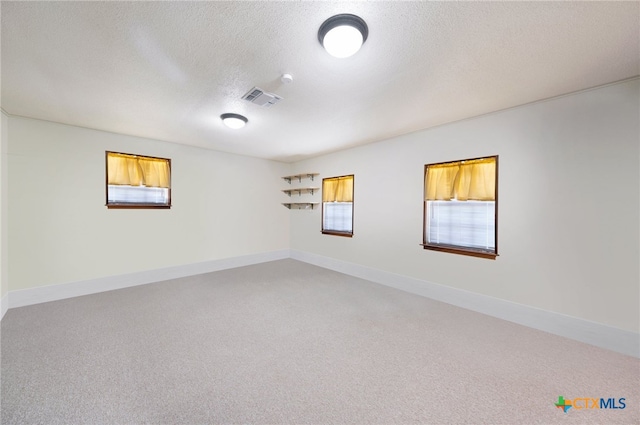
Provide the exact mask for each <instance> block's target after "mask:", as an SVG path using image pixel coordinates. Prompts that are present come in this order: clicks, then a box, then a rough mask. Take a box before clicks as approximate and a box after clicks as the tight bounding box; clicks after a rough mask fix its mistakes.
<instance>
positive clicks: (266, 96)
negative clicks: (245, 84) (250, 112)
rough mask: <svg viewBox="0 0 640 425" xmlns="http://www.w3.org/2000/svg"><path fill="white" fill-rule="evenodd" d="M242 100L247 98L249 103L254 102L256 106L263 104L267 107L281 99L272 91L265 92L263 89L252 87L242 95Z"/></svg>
mask: <svg viewBox="0 0 640 425" xmlns="http://www.w3.org/2000/svg"><path fill="white" fill-rule="evenodd" d="M242 98H243V99H244V100H248V101H249V102H251V103H255V104H256V105H258V106H265V107H267V108H269V107H271V106H273V105H275V104H276V103H278V102H279V101H281V100H282V98H281V97H280V96H278V95H277V94H274V93H267V92H265V91H264V90H262V89H260V88H258V87H254V88H252V89H251V90H249V91H248V92H247V94H245V95H244V96H242Z"/></svg>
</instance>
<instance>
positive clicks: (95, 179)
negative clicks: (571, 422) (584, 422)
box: [0, 2, 640, 407]
mask: <svg viewBox="0 0 640 425" xmlns="http://www.w3.org/2000/svg"><path fill="white" fill-rule="evenodd" d="M332 4H333V3H332ZM340 4H342V3H340ZM1 7H2V27H3V33H2V36H3V46H2V47H3V49H2V67H3V80H2V108H1V109H0V118H1V123H0V125H1V127H0V133H1V149H0V241H1V242H0V320H1V321H2V322H1V324H2V326H4V324H5V323H6V322H7V321H9V320H10V319H11V317H12V315H16V316H17V315H18V313H19V312H20V311H26V310H22V308H23V307H24V308H29V306H35V305H39V304H42V303H46V302H51V301H59V300H65V299H74V298H75V297H80V296H84V295H90V294H104V293H106V292H107V291H114V290H119V289H125V288H133V287H137V286H141V285H149V286H147V288H150V287H153V285H157V284H158V285H159V284H160V282H166V281H168V280H172V279H180V278H184V277H193V276H201V275H204V274H206V273H211V272H217V271H224V270H240V268H241V267H245V266H253V265H259V264H263V263H265V264H266V263H270V262H275V261H280V260H285V261H284V263H287V264H293V263H295V264H300V263H305V265H306V266H308V267H311V266H309V265H313V266H317V267H320V268H322V269H323V270H325V271H326V270H331V271H333V272H339V273H343V274H344V275H348V276H349V277H350V278H351V277H355V278H359V279H364V281H366V282H368V283H370V284H371V285H374V284H381V285H384V286H385V287H383V289H384V290H388V289H389V288H394V289H397V290H400V291H404V292H405V293H410V294H414V295H419V296H421V297H424V298H427V299H430V300H435V301H440V302H443V303H447V304H450V305H453V306H456V307H461V308H463V309H466V310H465V311H467V310H469V311H473V312H476V313H482V314H484V315H487V316H490V317H491V318H497V319H502V320H504V321H508V322H513V323H516V324H519V325H523V326H526V327H529V328H533V329H537V330H541V331H544V332H547V333H550V334H553V335H555V336H561V337H566V338H569V339H571V340H574V341H580V342H583V343H586V344H590V345H591V346H595V347H599V348H604V349H606V350H611V351H613V352H615V353H616V354H624V355H626V356H632V357H636V358H638V357H640V269H639V258H640V142H639V137H640V76H639V75H638V69H639V68H638V66H639V64H640V53H639V52H640V50H638V48H637V47H638V43H639V41H638V40H637V39H636V40H632V39H631V38H633V37H629V36H628V35H629V34H631V35H634V34H635V35H636V36H637V30H638V28H639V25H640V24H639V23H638V21H637V19H635V18H634V16H635V17H637V15H638V13H639V12H640V3H638V2H629V3H622V2H620V3H617V2H615V3H609V4H608V5H607V6H605V5H604V4H600V3H598V2H595V3H583V2H566V3H562V4H558V5H551V4H550V3H526V4H525V3H523V4H519V3H518V4H516V3H495V4H494V3H469V4H465V5H457V4H456V5H455V6H454V5H453V4H449V3H438V2H420V3H416V2H412V3H404V2H401V3H397V4H396V3H394V5H393V8H392V7H391V6H390V5H389V4H385V3H379V2H355V3H353V4H351V3H350V6H349V7H350V9H349V10H348V11H347V12H353V13H354V14H355V13H359V15H361V16H362V17H359V16H355V15H352V14H351V13H346V12H345V13H341V14H337V15H336V14H335V13H331V11H332V10H333V8H332V7H330V5H329V4H328V3H327V4H322V5H317V10H314V11H310V9H312V8H310V7H309V4H307V3H304V2H302V3H286V5H285V4H284V3H277V2H271V3H270V2H268V3H264V5H262V6H260V7H255V5H253V6H252V5H251V4H250V3H244V2H231V3H218V2H202V3H201V2H166V3H135V2H134V3H108V2H99V3H96V4H89V3H87V4H84V3H82V4H81V3H59V4H58V3H57V2H55V3H54V2H51V3H46V2H36V3H31V2H2V6H1ZM314 7H315V5H314ZM629 11H631V12H635V13H636V15H633V13H629ZM156 13H157V14H158V15H155V14H156ZM225 14H227V15H225ZM332 15H335V16H332ZM629 15H631V16H629ZM145 16H146V17H147V18H144V17H145ZM196 16H206V17H207V19H206V20H205V19H202V21H200V20H198V19H192V18H194V17H196ZM282 16H289V17H299V18H300V19H292V21H295V22H293V23H292V25H291V26H286V25H283V26H273V25H272V23H273V22H274V21H273V19H279V18H281V17H282ZM478 16H483V17H485V18H487V19H490V22H489V23H485V22H479V20H478V19H477V17H478ZM56 17H57V18H58V19H54V18H56ZM155 17H158V19H156V18H155ZM160 17H162V19H160ZM302 17H305V18H304V19H303V18H302ZM409 17H411V18H409ZM121 18H122V19H121ZM250 18H252V19H253V20H252V19H250ZM267 18H269V19H268V22H267ZM356 18H357V19H356ZM445 18H447V19H445ZM600 18H602V19H600ZM171 19H175V20H176V21H175V22H174V25H172V26H171V27H172V28H173V29H172V30H171V31H170V32H168V33H165V30H166V28H165V26H164V24H163V22H165V20H171ZM240 19H242V20H243V22H250V21H251V22H263V24H264V26H263V29H264V32H263V31H262V30H258V28H257V27H252V28H250V29H247V30H246V31H245V32H244V33H243V34H242V35H240V33H239V31H240V30H239V29H238V28H239V27H238V20H240ZM407 19H409V21H408V22H407V25H406V27H405V26H404V22H405V20H407ZM572 19H575V21H576V22H579V23H580V25H571V26H567V24H566V23H567V22H569V21H571V22H573V21H572ZM581 19H582V20H583V21H584V22H583V21H581ZM107 21H109V22H113V23H114V24H113V28H112V27H111V26H109V25H107V24H106V23H105V22H107ZM205 21H206V22H205ZM298 21H300V22H298ZM427 21H428V22H429V23H431V24H432V25H433V28H431V29H429V28H423V27H425V25H423V24H424V22H427ZM323 22H324V23H323ZM336 22H339V23H341V24H344V23H345V22H346V23H351V24H353V25H355V26H354V28H355V29H356V30H357V31H358V34H359V37H360V38H359V45H358V47H361V50H359V51H358V50H357V49H355V51H356V52H355V53H354V52H349V54H353V56H350V57H345V58H338V57H333V56H331V55H332V53H330V52H328V51H326V49H327V46H325V39H324V37H325V36H326V35H327V33H328V32H329V31H330V30H331V29H333V27H334V26H336V25H338V24H337V23H336ZM543 22H544V23H545V25H539V24H540V23H543ZM65 23H66V24H68V25H64V24H65ZM142 23H144V25H143V24H142ZM267 23H268V25H267ZM618 23H619V26H618ZM26 24H29V25H26ZM36 24H38V25H36ZM61 24H62V25H61ZM307 24H308V25H311V24H313V28H311V29H310V30H309V28H307V27H305V26H304V25H307ZM614 24H615V25H616V28H617V29H618V30H619V31H609V30H608V29H609V27H611V26H612V25H614ZM40 25H41V26H40ZM91 26H93V27H95V30H91V31H90V30H89V29H90V27H91ZM400 27H402V28H403V30H405V29H406V30H407V31H409V32H415V36H416V38H415V40H417V41H411V42H408V41H406V40H402V39H400V38H399V37H400V36H399V35H398V34H396V33H395V32H394V31H396V30H397V29H398V28H400ZM29 28H32V29H33V31H34V33H33V37H31V34H29V37H27V36H26V35H25V31H27V29H29ZM35 28H37V30H36V29H35ZM243 28H244V27H243ZM265 28H266V29H265ZM436 30H437V31H436ZM101 31H106V33H104V34H103V33H102V32H101ZM243 31H244V29H243ZM634 31H635V32H634ZM454 32H459V33H460V34H459V35H456V34H454ZM106 34H108V37H107V35H106ZM358 34H356V35H358ZM567 34H569V35H571V36H568V35H567ZM636 38H637V37H636ZM105 40H108V42H107V41H105ZM432 40H435V41H434V42H432ZM276 41H280V42H281V43H285V42H286V43H290V44H277V46H278V47H273V46H275V45H276ZM96 43H100V44H99V45H100V46H105V48H108V47H109V46H111V48H112V50H109V51H107V53H105V57H106V56H109V57H110V58H112V59H113V62H111V59H110V61H109V63H108V64H107V63H106V62H105V60H104V57H103V56H101V55H100V54H99V53H98V50H99V49H96V48H95V45H96ZM394 43H402V45H403V46H406V47H404V48H398V47H397V45H396V44H394ZM272 44H273V46H272ZM326 44H329V43H328V42H327V43H326ZM523 46H526V48H524V47H523ZM116 47H118V48H117V49H116ZM76 51H77V52H79V53H77V54H76ZM212 52H215V53H212ZM569 54H571V56H570V57H565V56H566V55H569ZM300 58H302V59H304V60H302V59H300ZM299 59H300V60H299ZM41 61H42V62H41ZM67 62H68V63H67ZM285 64H286V65H287V67H290V68H291V69H289V68H285V66H284V65H285ZM76 65H77V66H76ZM296 71H298V72H296ZM76 72H77V74H76ZM27 88H28V93H27ZM36 99H38V100H37V101H36ZM58 101H59V102H60V103H59V104H57V103H56V102H58ZM111 153H112V154H114V155H124V156H127V157H130V158H134V159H135V160H132V161H129V162H126V163H125V162H123V163H122V164H121V168H122V169H119V170H118V171H117V173H130V174H131V176H133V174H135V178H129V177H131V176H129V174H127V176H126V178H120V177H117V176H115V174H116V172H115V171H114V176H110V175H109V162H108V161H109V159H108V158H109V154H111ZM498 157H499V162H498V161H497V158H498ZM105 158H107V159H106V161H107V163H106V164H105ZM139 158H143V159H140V160H139ZM486 158H495V176H496V177H495V180H493V177H492V180H491V181H492V182H494V181H495V182H496V183H495V187H493V189H495V191H494V192H495V193H493V192H492V194H491V195H490V197H488V198H486V199H490V201H491V202H493V203H494V204H493V205H492V208H494V209H492V210H491V212H490V213H487V217H490V218H492V219H493V220H494V221H495V222H494V224H495V233H494V234H495V235H496V237H495V240H494V241H492V243H493V245H491V247H490V248H491V249H486V250H484V249H483V248H482V249H480V248H479V249H476V248H473V247H472V248H471V249H466V252H465V249H462V250H460V249H458V248H460V247H453V248H451V247H446V246H445V245H446V243H445V244H443V246H445V248H444V249H439V248H438V247H436V249H425V247H426V245H429V244H427V243H426V240H425V239H426V235H425V234H426V230H425V229H426V226H427V225H426V223H427V218H426V216H427V215H428V214H427V212H426V211H427V207H426V202H427V198H426V196H425V192H426V180H425V179H426V175H427V169H428V166H430V165H431V166H433V165H437V164H449V163H454V162H463V161H466V160H478V159H486ZM144 160H156V161H157V162H158V163H153V164H146V163H145V164H143V163H141V161H144ZM160 162H162V164H161V165H158V164H159V163H160ZM154 167H155V168H154ZM157 167H164V168H163V171H162V172H161V173H159V174H162V176H161V177H158V175H159V174H153V170H156V171H157ZM149 170H151V171H149ZM498 172H499V177H498ZM460 178H461V177H460ZM341 179H344V180H345V181H346V184H344V187H343V186H341V185H340V184H339V181H340V180H341ZM331 184H333V186H331ZM447 184H449V183H448V182H447ZM110 186H113V187H118V186H131V187H134V188H138V189H139V188H145V189H146V188H152V189H151V190H149V191H147V192H148V194H149V195H148V196H151V197H152V195H153V193H156V192H158V193H160V192H161V193H162V196H161V197H162V199H161V201H158V202H156V201H154V200H151V201H150V200H148V199H147V198H139V199H138V198H135V200H134V201H131V200H130V199H129V198H126V197H124V198H122V199H118V200H116V201H113V200H111V199H110V195H109V190H110V189H109V188H110ZM330 186H331V188H330ZM445 186H446V185H445ZM136 190H137V189H136ZM152 192H153V193H152ZM451 193H453V191H451ZM498 193H499V200H498ZM132 196H133V195H132ZM135 196H138V195H135ZM140 196H142V195H140ZM145 196H147V195H145ZM153 196H155V195H153ZM105 198H106V199H105ZM445 198H446V200H447V201H448V200H450V198H451V196H449V197H446V196H445ZM131 199H133V198H131ZM140 199H142V200H140ZM439 199H440V198H438V197H434V198H429V201H432V200H433V201H435V200H439ZM454 200H456V199H455V197H454ZM463 201H466V198H464V199H463ZM342 207H343V208H342ZM330 210H331V211H333V212H331V214H336V217H337V218H336V219H335V220H333V221H331V220H326V217H327V216H326V214H329V211H330ZM483 217H484V216H483ZM423 238H424V239H423ZM421 242H422V243H421ZM498 246H499V249H498ZM431 248H433V246H431ZM467 248H468V247H467ZM460 251H463V252H460ZM461 253H462V254H463V255H459V254H461ZM350 282H351V280H350ZM245 295H246V294H245ZM247 297H249V296H247ZM421 299H422V298H421ZM574 341H572V342H574ZM587 347H589V346H587ZM590 348H594V347H589V348H588V349H590ZM588 349H587V350H588ZM3 378H4V377H3ZM554 396H557V394H556V395H554ZM556 407H557V406H556Z"/></svg>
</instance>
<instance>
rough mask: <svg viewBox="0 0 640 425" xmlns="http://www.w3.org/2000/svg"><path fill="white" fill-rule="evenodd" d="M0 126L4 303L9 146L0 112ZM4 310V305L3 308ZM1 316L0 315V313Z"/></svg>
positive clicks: (0, 294)
mask: <svg viewBox="0 0 640 425" xmlns="http://www.w3.org/2000/svg"><path fill="white" fill-rule="evenodd" d="M0 117H1V118H2V124H0V130H1V131H0V133H1V134H2V137H1V144H0V299H4V300H5V302H6V300H7V299H6V298H4V297H5V296H6V295H7V292H8V291H9V285H8V271H9V268H8V264H9V263H8V255H7V254H8V246H7V233H8V232H7V221H8V220H7V219H8V214H7V207H8V203H7V196H8V193H7V188H8V178H7V176H8V167H7V149H8V146H9V118H8V117H7V116H6V115H5V114H4V112H2V111H0ZM3 307H4V308H6V305H5V306H3ZM0 316H1V313H0Z"/></svg>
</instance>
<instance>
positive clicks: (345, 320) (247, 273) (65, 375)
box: [0, 260, 640, 425]
mask: <svg viewBox="0 0 640 425" xmlns="http://www.w3.org/2000/svg"><path fill="white" fill-rule="evenodd" d="M1 326H2V330H1V351H2V358H1V362H2V364H1V380H2V382H1V389H2V394H1V398H0V402H1V404H0V406H1V409H2V412H1V419H2V424H3V425H9V424H68V425H69V424H636V425H637V424H638V423H640V360H638V359H636V358H632V357H628V356H624V355H621V354H617V353H614V352H611V351H607V350H604V349H601V348H597V347H593V346H590V345H586V344H582V343H579V342H576V341H572V340H569V339H565V338H561V337H558V336H554V335H551V334H547V333H544V332H540V331H536V330H533V329H529V328H526V327H522V326H519V325H516V324H513V323H509V322H505V321H501V320H498V319H494V318H491V317H489V316H485V315H481V314H478V313H474V312H470V311H467V310H464V309H460V308H457V307H453V306H450V305H447V304H443V303H439V302H435V301H432V300H429V299H426V298H423V297H420V296H416V295H412V294H408V293H405V292H401V291H398V290H395V289H392V288H388V287H385V286H382V285H378V284H375V283H371V282H368V281H365V280H362V279H357V278H353V277H350V276H346V275H343V274H340V273H336V272H333V271H329V270H325V269H322V268H318V267H315V266H311V265H308V264H304V263H301V262H297V261H294V260H282V261H275V262H270V263H264V264H259V265H254V266H249V267H242V268H238V269H233V270H226V271H220V272H216V273H210V274H206V275H201V276H194V277H189V278H183V279H176V280H170V281H166V282H161V283H156V284H150V285H144V286H138V287H133V288H127V289H122V290H118V291H111V292H104V293H100V294H95V295H89V296H84V297H78V298H73V299H68V300H61V301H55V302H50V303H44V304H39V305H34V306H29V307H22V308H16V309H11V310H9V312H8V313H7V314H6V316H5V318H4V319H3V320H2V322H1ZM559 396H564V398H565V399H576V398H601V397H604V398H610V397H612V398H615V399H619V398H625V404H626V408H625V409H577V408H570V409H569V410H568V411H567V412H566V413H565V412H563V411H562V410H561V409H558V408H556V406H555V405H554V404H555V403H556V402H557V401H558V397H559ZM618 405H619V404H618Z"/></svg>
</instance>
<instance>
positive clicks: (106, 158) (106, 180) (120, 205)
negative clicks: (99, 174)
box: [104, 151, 173, 210]
mask: <svg viewBox="0 0 640 425" xmlns="http://www.w3.org/2000/svg"><path fill="white" fill-rule="evenodd" d="M110 153H115V154H119V155H130V156H137V157H140V158H150V159H161V160H163V161H167V162H169V188H168V189H169V196H168V199H167V203H166V204H143V203H131V204H127V203H113V202H112V203H109V154H110ZM172 174H173V172H172V168H171V158H162V157H159V156H149V155H138V154H136V153H126V152H116V151H105V152H104V196H105V206H106V207H107V209H110V210H111V209H120V210H126V209H130V210H134V209H136V210H143V209H154V210H168V209H171V179H172V177H173V175H172Z"/></svg>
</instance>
